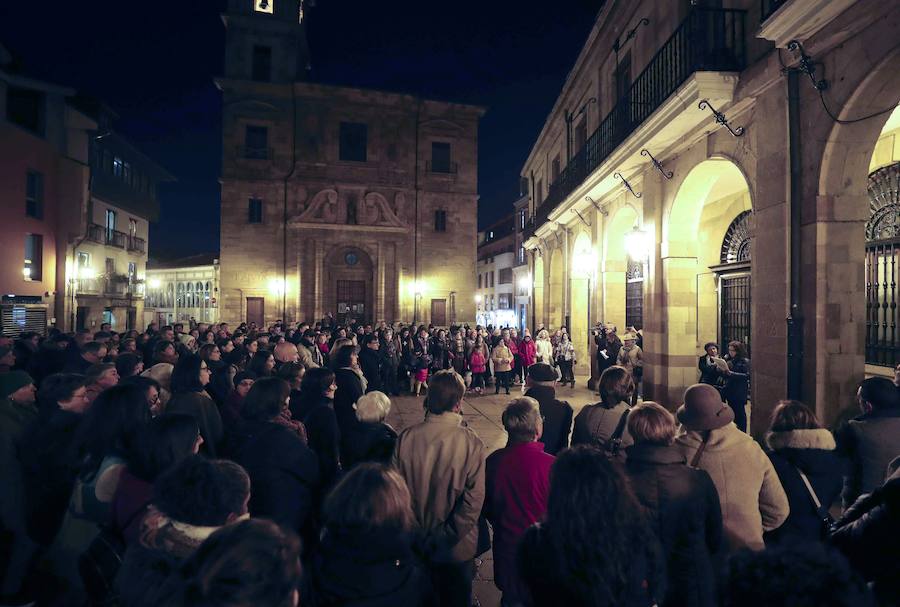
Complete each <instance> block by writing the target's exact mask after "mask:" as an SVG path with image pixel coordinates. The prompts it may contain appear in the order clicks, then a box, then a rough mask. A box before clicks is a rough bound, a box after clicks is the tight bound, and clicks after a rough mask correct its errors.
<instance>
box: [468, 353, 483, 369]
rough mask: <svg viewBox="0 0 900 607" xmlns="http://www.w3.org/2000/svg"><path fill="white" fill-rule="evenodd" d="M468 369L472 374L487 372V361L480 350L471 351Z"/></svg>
mask: <svg viewBox="0 0 900 607" xmlns="http://www.w3.org/2000/svg"><path fill="white" fill-rule="evenodd" d="M469 368H471V369H472V373H484V372H485V371H486V370H487V359H485V357H484V352H482V351H481V350H480V349H475V350H472V354H470V355H469Z"/></svg>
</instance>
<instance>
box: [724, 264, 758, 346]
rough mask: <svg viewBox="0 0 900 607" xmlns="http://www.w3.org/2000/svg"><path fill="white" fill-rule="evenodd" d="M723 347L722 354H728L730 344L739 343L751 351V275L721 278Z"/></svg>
mask: <svg viewBox="0 0 900 607" xmlns="http://www.w3.org/2000/svg"><path fill="white" fill-rule="evenodd" d="M719 293H720V298H721V299H720V302H719V310H720V322H721V327H722V329H721V332H720V336H721V345H720V347H719V351H720V352H728V344H729V343H730V342H732V341H739V342H742V343H744V344H746V345H747V350H748V351H749V350H750V274H739V275H731V276H729V275H723V276H721V277H720V278H719Z"/></svg>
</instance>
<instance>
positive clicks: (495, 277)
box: [475, 215, 517, 327]
mask: <svg viewBox="0 0 900 607" xmlns="http://www.w3.org/2000/svg"><path fill="white" fill-rule="evenodd" d="M513 219H514V215H509V216H507V217H504V218H503V219H501V220H500V221H498V222H496V223H494V224H493V225H491V226H488V227H487V228H486V229H485V230H483V231H481V232H479V233H478V264H477V265H476V268H475V271H476V274H477V275H478V277H477V281H478V290H477V291H476V295H475V309H476V314H475V322H477V323H478V324H479V325H481V326H483V327H486V326H488V325H491V326H494V327H516V326H517V323H516V320H517V319H516V305H515V297H516V293H515V279H514V275H513V267H514V266H515V265H516V264H515V260H516V254H515V251H516V247H515V244H516V232H515V226H514V222H513Z"/></svg>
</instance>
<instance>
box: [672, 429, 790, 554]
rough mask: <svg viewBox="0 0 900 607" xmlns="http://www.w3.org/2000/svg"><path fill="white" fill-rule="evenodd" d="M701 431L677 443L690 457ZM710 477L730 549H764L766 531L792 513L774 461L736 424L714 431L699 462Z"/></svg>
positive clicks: (682, 436)
mask: <svg viewBox="0 0 900 607" xmlns="http://www.w3.org/2000/svg"><path fill="white" fill-rule="evenodd" d="M701 441H702V436H701V434H700V433H699V432H694V431H690V432H686V433H682V434H681V435H680V436H678V438H677V439H676V440H675V446H676V447H677V448H678V449H679V450H680V451H681V454H682V455H683V456H684V457H685V459H686V460H687V461H688V462H692V461H693V458H694V454H695V453H696V452H697V449H698V448H699V447H700V442H701ZM698 467H699V468H700V469H701V470H706V471H707V472H708V473H709V476H710V477H712V481H713V484H714V485H715V486H716V490H717V491H718V493H719V502H720V503H721V505H722V523H723V525H724V527H725V542H726V549H727V550H728V551H729V552H735V551H737V550H739V549H741V548H750V549H751V550H762V549H763V548H765V544H764V543H763V532H764V531H771V530H772V529H776V528H778V527H779V526H780V525H781V524H782V523H783V522H784V521H785V520H787V517H788V514H790V507H789V505H788V498H787V494H785V492H784V488H783V487H782V486H781V481H780V480H778V474H777V473H776V472H775V468H774V467H773V466H772V462H771V461H770V460H769V458H768V457H767V456H766V454H765V453H764V452H763V450H762V448H761V447H760V446H759V444H757V442H756V441H754V440H753V439H752V438H751V437H750V436H748V435H746V434H744V433H743V432H741V431H740V430H738V427H737V426H735V425H734V424H733V423H731V424H728V425H727V426H725V427H724V428H719V429H717V430H713V431H712V433H711V434H710V440H709V443H707V445H706V450H705V451H704V452H703V456H702V458H701V460H700V464H699V466H698Z"/></svg>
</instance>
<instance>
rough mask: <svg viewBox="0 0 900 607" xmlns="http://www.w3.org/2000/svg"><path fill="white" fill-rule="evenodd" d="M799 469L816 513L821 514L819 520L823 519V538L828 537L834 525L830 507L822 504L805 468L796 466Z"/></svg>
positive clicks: (798, 471)
mask: <svg viewBox="0 0 900 607" xmlns="http://www.w3.org/2000/svg"><path fill="white" fill-rule="evenodd" d="M794 468H796V469H797V473H798V474H799V475H800V479H801V480H802V481H803V484H804V485H806V491H807V493H808V494H809V498H810V499H811V500H812V503H813V507H815V509H816V514H818V515H819V520H820V521H821V524H822V528H821V530H820V531H821V534H822V538H823V539H824V538H827V537H828V535H829V534H830V533H831V530H832V528H833V527H834V518H832V516H831V513H830V512H828V508H825V507H823V506H822V502H821V501H819V496H818V495H816V490H815V489H813V486H812V483H811V482H809V477H807V476H806V474H804V472H803V470H801V469H800V468H798V467H797V466H794Z"/></svg>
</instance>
